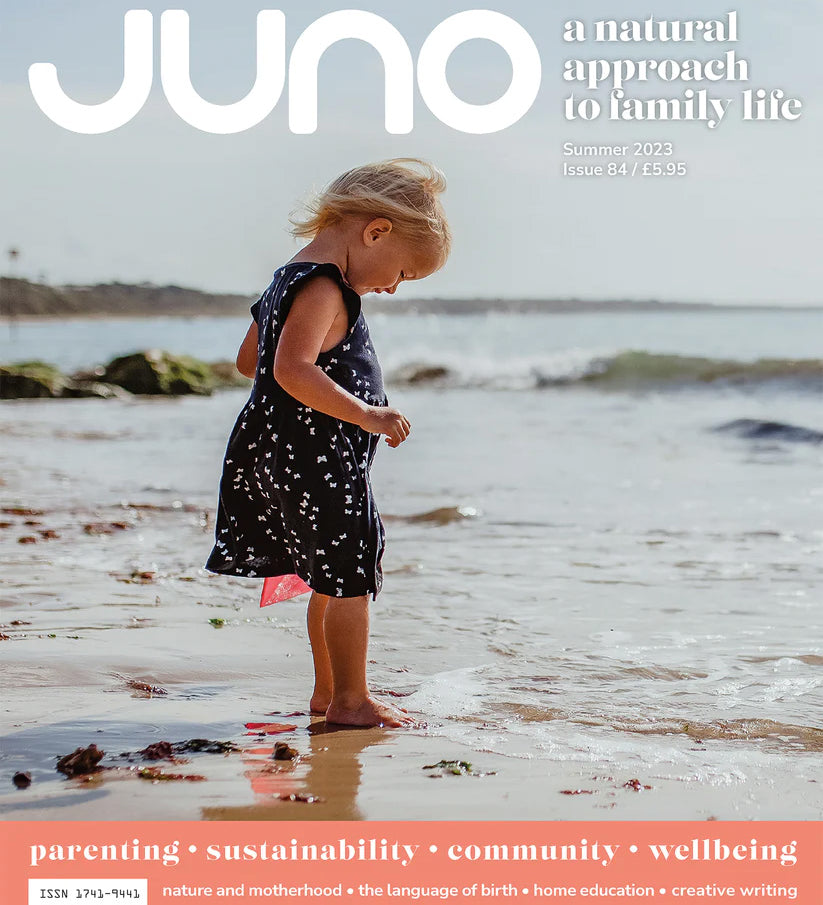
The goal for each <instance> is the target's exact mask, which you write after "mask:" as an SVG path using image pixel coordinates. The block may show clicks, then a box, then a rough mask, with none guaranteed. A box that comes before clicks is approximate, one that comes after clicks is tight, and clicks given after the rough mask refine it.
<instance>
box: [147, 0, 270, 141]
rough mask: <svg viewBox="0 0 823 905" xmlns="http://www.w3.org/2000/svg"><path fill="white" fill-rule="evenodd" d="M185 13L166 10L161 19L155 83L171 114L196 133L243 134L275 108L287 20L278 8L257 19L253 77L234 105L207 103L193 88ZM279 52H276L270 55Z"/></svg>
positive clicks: (265, 12)
mask: <svg viewBox="0 0 823 905" xmlns="http://www.w3.org/2000/svg"><path fill="white" fill-rule="evenodd" d="M189 37H190V35H189V14H188V13H187V12H185V11H184V10H181V9H169V10H166V12H164V13H163V14H162V15H161V17H160V80H161V82H162V84H163V92H164V94H165V95H166V100H167V101H168V102H169V104H170V106H171V108H172V110H174V112H175V113H176V114H177V115H178V116H179V117H180V119H182V120H184V121H185V122H187V123H188V124H189V125H190V126H194V128H195V129H200V130H201V131H202V132H211V133H213V134H215V135H229V134H232V133H234V132H245V131H246V129H251V128H252V127H253V126H256V125H257V124H258V123H260V122H262V121H263V120H264V119H265V118H266V117H267V116H268V115H269V114H270V113H271V112H272V110H274V108H275V106H277V102H278V101H279V100H280V95H281V94H282V93H283V86H284V84H285V81H286V63H285V55H286V54H285V47H286V17H285V16H284V15H283V13H282V12H280V10H279V9H264V10H261V12H260V13H258V15H257V79H256V81H255V83H254V87H253V88H252V89H251V91H250V92H249V93H248V94H247V95H246V96H245V97H244V98H243V100H241V101H237V103H235V104H210V103H209V102H208V101H205V100H203V98H202V97H200V95H199V94H198V93H197V92H196V91H195V90H194V88H193V86H192V83H191V75H190V73H191V69H190V60H189ZM275 48H279V50H278V52H276V53H275V52H273V51H274V49H275Z"/></svg>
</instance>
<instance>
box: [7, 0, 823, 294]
mask: <svg viewBox="0 0 823 905" xmlns="http://www.w3.org/2000/svg"><path fill="white" fill-rule="evenodd" d="M741 6H742V5H741ZM747 7H748V8H745V7H744V8H741V9H740V10H739V16H740V23H741V30H740V41H739V42H738V43H737V45H734V49H735V50H736V52H737V54H738V56H739V57H742V58H744V59H746V60H747V61H748V62H749V65H750V67H751V80H750V85H748V86H746V85H739V84H726V83H723V82H720V83H715V84H713V85H708V86H706V85H697V86H694V87H697V88H700V87H708V88H710V90H711V92H712V95H713V96H716V97H734V98H738V97H739V95H740V93H741V91H742V90H743V89H744V88H746V87H752V88H759V87H763V88H769V89H771V88H781V89H783V90H784V91H786V93H787V94H788V95H790V96H793V97H798V98H800V99H802V100H803V102H804V113H803V117H802V118H801V119H800V120H799V121H797V122H781V123H744V122H741V121H740V118H739V113H737V112H736V108H734V109H735V112H734V113H730V114H729V115H728V118H727V119H726V120H725V121H724V122H722V123H721V124H720V126H719V127H718V128H717V129H715V130H713V131H712V130H709V129H708V128H707V127H706V126H705V125H704V124H702V123H697V122H694V123H686V122H681V123H661V122H657V123H646V124H643V125H637V124H630V123H615V122H609V121H607V120H605V119H600V120H598V121H596V122H591V123H580V122H574V123H572V122H567V121H566V119H565V118H564V115H563V99H564V98H565V97H566V96H567V95H568V94H569V93H570V90H571V89H570V87H569V85H568V84H566V83H565V82H564V81H563V77H562V72H563V64H564V60H566V59H568V58H570V57H580V58H582V59H594V58H598V57H603V58H605V57H614V56H620V57H625V58H630V59H640V58H644V57H648V58H666V57H673V58H677V59H687V58H690V57H706V56H707V52H708V56H716V55H720V54H722V53H725V51H726V50H727V49H729V46H728V45H716V46H715V48H714V49H712V48H711V47H708V46H707V45H705V44H702V43H701V44H699V45H684V44H681V45H672V44H668V45H661V44H654V45H625V46H620V47H618V48H615V47H614V46H609V47H604V46H603V45H598V44H595V43H594V42H593V41H590V42H588V43H586V44H579V45H577V44H568V43H564V42H563V41H562V39H561V35H562V30H563V23H564V22H565V21H566V20H567V19H580V20H582V21H584V22H586V23H590V22H592V21H594V20H597V19H602V18H615V19H627V18H639V19H645V18H646V17H647V16H648V15H649V14H654V15H657V16H659V17H661V18H667V19H674V18H677V17H678V16H679V17H680V18H683V19H685V18H689V19H694V18H704V19H708V18H716V17H720V16H724V15H725V14H726V13H727V12H728V11H729V10H730V9H732V8H733V7H732V6H731V5H729V4H721V3H719V2H701V3H700V4H695V3H686V2H684V0H677V2H675V0H665V2H663V0H647V2H646V3H644V4H640V3H636V2H601V0H578V2H571V0H557V2H552V3H534V2H533V0H530V2H496V0H490V2H489V3H488V4H486V5H485V8H487V9H493V10H496V11H498V12H500V13H503V14H505V15H507V16H509V17H511V18H513V19H515V20H516V21H517V22H519V23H520V24H521V25H522V26H523V27H524V28H525V29H526V30H527V31H528V32H529V34H530V35H531V36H532V38H533V40H534V42H535V43H536V45H537V48H538V50H539V52H540V57H541V61H542V83H541V89H540V93H539V95H538V97H537V99H536V101H535V103H534V105H533V106H532V108H531V109H530V110H529V112H528V113H527V114H526V115H525V116H524V117H523V118H522V119H521V120H520V121H519V122H517V123H516V124H515V125H513V126H511V127H509V128H508V129H506V130H504V131H501V132H498V133H495V134H490V135H468V134H463V133H460V132H457V131H455V130H454V129H452V128H450V127H449V126H447V125H445V124H443V123H441V122H440V121H439V120H438V119H437V118H436V117H435V116H434V115H432V113H431V112H430V111H429V110H428V108H427V107H426V105H425V104H424V103H423V101H422V99H421V98H420V96H419V93H418V92H416V105H415V125H414V130H413V131H412V133H411V134H408V135H389V134H387V133H386V131H385V129H384V126H383V104H384V95H383V81H384V74H383V65H382V62H381V61H380V58H379V56H378V54H377V52H376V51H375V50H374V49H373V48H370V47H368V46H367V45H366V44H364V43H363V42H359V41H345V42H340V43H339V44H336V45H334V46H333V47H331V48H330V49H329V50H328V51H327V53H326V54H325V55H324V57H323V59H322V61H321V64H320V69H319V85H320V90H319V93H320V101H319V116H318V120H319V126H318V130H317V132H316V133H314V134H312V135H294V134H292V133H291V132H290V131H289V128H288V103H287V93H286V92H284V95H283V97H281V100H280V102H279V103H278V105H277V107H276V108H275V110H274V111H273V112H272V114H271V115H270V116H269V117H268V118H267V119H265V120H264V121H263V122H261V123H260V124H259V125H258V126H256V127H254V128H253V129H250V130H248V131H246V132H243V133H240V134H235V135H211V134H206V133H203V132H200V131H198V130H196V129H195V128H193V127H191V126H189V125H188V124H186V123H184V122H183V121H182V120H181V119H180V118H179V117H178V116H177V114H175V113H174V111H173V110H171V108H170V107H169V104H168V102H167V101H166V99H165V97H164V95H163V92H162V88H161V85H160V78H159V63H158V58H159V52H158V47H157V44H158V42H159V18H160V13H161V12H162V11H163V10H164V9H166V8H167V7H166V5H164V4H158V3H148V4H145V5H144V6H142V7H140V8H145V9H148V10H150V11H151V12H152V13H153V14H154V18H155V39H154V40H155V70H156V71H155V79H154V85H153V88H152V93H151V95H150V97H149V100H148V102H147V103H146V105H145V107H144V108H143V109H142V111H141V112H140V113H139V114H138V115H137V116H136V117H135V118H134V119H133V120H132V121H131V122H130V123H128V124H126V125H125V126H123V127H122V128H120V129H118V130H116V131H114V132H111V133H108V134H104V135H79V134H75V133H71V132H68V131H66V130H64V129H62V128H61V127H59V126H57V125H55V124H54V123H52V122H51V121H50V120H49V119H48V118H47V117H46V116H45V115H44V114H43V112H42V111H41V110H40V109H39V108H38V106H37V104H36V103H35V101H34V99H33V97H32V93H31V90H30V88H29V85H28V74H27V73H28V67H29V66H30V65H31V64H32V63H35V62H51V63H54V64H55V66H56V67H57V71H58V74H59V78H60V81H61V84H62V86H63V88H64V90H65V91H66V93H67V94H68V95H69V96H71V97H72V98H74V99H75V100H77V101H80V102H83V103H100V102H102V101H104V100H107V99H108V98H109V97H110V96H111V95H112V94H114V93H115V92H116V91H117V89H118V88H119V86H120V83H121V81H122V78H123V15H124V13H125V12H126V10H128V9H131V8H133V5H132V4H130V3H122V2H120V0H96V2H91V0H77V2H74V3H71V4H66V3H64V2H59V3H58V2H54V0H38V2H32V0H3V4H2V7H0V254H2V257H1V258H0V272H4V273H13V274H14V275H20V276H25V277H27V278H30V279H40V280H43V281H47V282H50V283H52V284H64V283H79V284H90V283H96V282H109V281H121V282H128V283H140V282H152V283H157V284H177V285H184V286H191V287H194V288H199V289H203V290H207V291H215V292H238V293H243V294H247V295H253V294H255V293H258V292H259V291H260V290H261V289H262V288H264V287H265V285H266V284H267V283H268V281H269V279H270V275H271V272H272V271H273V270H274V269H275V268H276V267H278V266H279V265H280V264H281V263H283V262H284V261H286V260H288V259H289V258H290V257H291V256H292V255H293V254H294V253H295V252H296V251H297V249H298V247H299V245H298V244H297V242H296V240H294V239H292V238H291V236H290V235H289V234H288V217H289V214H290V213H291V212H292V211H293V210H295V209H296V208H297V207H298V205H299V204H300V201H301V199H303V198H305V197H306V196H307V195H308V194H309V193H310V191H312V190H313V189H320V188H322V187H323V185H325V184H326V183H327V182H329V181H330V180H331V179H332V178H334V177H335V176H336V175H337V174H338V173H340V172H342V171H343V170H346V169H349V168H350V167H352V166H356V165H358V164H360V163H365V162H367V161H370V160H378V159H382V158H386V157H394V156H417V157H424V158H427V159H430V160H432V161H433V162H435V163H436V164H438V165H439V166H440V167H441V168H442V169H443V170H444V172H445V173H446V176H447V178H448V182H449V188H448V191H447V193H446V195H445V196H444V198H443V201H444V205H445V207H446V210H447V213H448V216H449V219H450V222H451V225H452V229H453V233H454V250H453V253H452V257H451V259H450V261H449V263H448V264H447V266H446V267H445V268H444V269H443V270H442V271H441V272H440V273H438V274H436V275H434V276H432V277H430V278H429V279H427V280H426V281H425V282H421V283H417V284H409V285H407V286H404V287H402V289H401V291H400V292H399V293H398V295H397V297H396V298H397V299H398V300H402V298H403V297H404V296H405V297H406V298H411V297H434V296H437V297H444V298H458V297H483V298H579V299H614V300H617V299H627V298H642V299H659V300H661V301H714V302H740V303H742V302H748V303H752V302H754V303H785V304H820V303H823V299H821V293H820V287H821V285H823V279H822V278H823V255H821V251H820V249H821V247H823V175H821V170H820V152H819V149H820V148H821V147H823V112H821V110H823V107H822V106H821V99H822V98H821V94H823V55H821V54H820V53H819V50H818V44H819V41H820V38H821V37H823V5H821V4H820V3H819V0H785V2H782V3H780V4H765V3H757V4H754V3H749V4H747ZM169 8H176V9H185V10H187V12H188V13H189V14H190V17H191V29H192V50H191V77H192V82H193V84H194V85H195V87H196V88H197V89H198V91H199V92H200V94H201V95H202V96H203V97H204V98H206V99H208V100H210V101H212V102H213V103H231V102H234V101H236V100H239V99H240V98H241V97H243V96H244V95H245V94H246V93H247V92H248V90H249V89H250V87H251V85H252V84H253V82H254V78H255V73H256V65H257V61H256V37H255V20H256V15H257V12H258V11H259V10H260V9H264V8H277V9H281V10H282V11H283V12H284V13H285V15H286V36H287V37H286V40H287V48H288V50H289V51H290V49H291V47H292V45H293V44H294V42H295V40H296V39H297V37H298V36H299V35H300V34H301V33H302V32H303V30H304V29H305V28H306V27H307V26H309V25H310V24H311V23H312V22H313V21H314V20H316V19H317V18H319V17H320V16H322V15H324V14H326V13H329V12H333V11H335V10H338V9H343V8H357V9H363V10H368V11H371V12H374V13H377V14H378V15H380V16H383V17H384V18H385V19H387V20H388V21H389V22H391V23H392V24H393V25H394V26H395V27H396V28H397V29H399V31H400V32H401V33H402V35H403V37H404V38H405V40H406V42H407V44H408V45H409V47H410V50H411V52H412V56H413V57H414V59H415V60H416V58H417V54H418V52H419V50H420V47H421V45H422V44H423V42H424V40H425V38H426V37H427V35H428V34H429V33H430V32H431V31H432V29H434V28H435V26H437V25H439V23H440V22H442V21H443V20H444V19H445V18H446V17H447V16H449V15H451V14H453V13H456V12H460V11H463V10H466V9H472V8H474V7H472V6H471V5H461V4H458V3H453V2H434V0H416V2H415V3H413V4H409V3H406V4H399V3H396V2H393V3H389V2H371V3H367V2H363V3H358V4H356V5H355V4H345V5H340V4H334V3H316V2H301V3H297V2H281V3H279V4H277V5H276V6H275V5H274V4H272V5H270V7H266V6H263V5H261V4H256V3H251V2H248V0H233V2H231V3H227V2H224V3H220V2H214V0H198V2H194V3H188V4H178V5H176V6H173V7H169ZM511 73H512V64H511V62H510V61H509V59H508V56H507V55H506V53H505V52H504V51H503V50H502V48H500V47H499V46H497V45H495V44H494V43H492V42H490V41H483V40H474V41H470V42H467V43H465V44H463V45H461V46H460V47H458V48H457V49H456V50H455V52H454V54H453V55H452V57H451V60H450V63H449V67H448V70H447V74H448V78H449V84H450V86H451V89H452V91H453V92H454V93H455V94H456V95H457V96H458V97H460V98H462V99H463V100H465V101H467V102H469V103H473V104H483V103H490V102H491V101H493V100H495V99H496V98H497V97H499V96H500V95H501V94H502V93H503V92H504V91H505V90H506V88H507V87H508V84H509V80H510V78H511ZM685 87H689V86H684V85H675V86H674V87H672V88H665V87H663V88H657V89H655V93H656V95H657V96H661V97H662V96H667V95H668V96H678V95H679V94H680V93H682V91H683V89H684V88H685ZM574 90H575V91H576V92H577V93H581V89H579V88H577V87H576V88H574ZM632 90H633V91H634V92H635V93H636V94H637V96H641V95H642V92H641V91H640V90H637V89H632ZM593 96H598V97H602V94H601V95H593ZM736 103H739V102H738V101H736ZM635 140H650V141H667V142H672V144H673V145H674V147H675V155H674V158H673V159H674V160H677V161H683V162H684V163H685V164H686V165H687V167H688V171H689V172H688V175H686V176H684V177H680V178H668V179H666V178H660V179H654V178H646V179H643V178H640V177H635V178H613V179H607V178H599V179H579V178H577V179H576V178H572V177H569V176H564V175H563V174H562V164H563V154H562V147H563V145H564V143H565V142H572V143H574V144H603V143H609V144H627V143H628V144H631V142H633V141H635ZM576 162H577V161H576ZM10 248H17V249H19V251H20V256H19V259H17V261H16V262H14V263H12V262H10V260H9V259H8V256H7V254H6V252H7V250H8V249H10Z"/></svg>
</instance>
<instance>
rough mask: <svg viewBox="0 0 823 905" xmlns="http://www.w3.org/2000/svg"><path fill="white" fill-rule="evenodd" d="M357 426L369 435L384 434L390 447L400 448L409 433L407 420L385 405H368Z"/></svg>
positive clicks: (401, 414) (409, 426)
mask: <svg viewBox="0 0 823 905" xmlns="http://www.w3.org/2000/svg"><path fill="white" fill-rule="evenodd" d="M359 425H360V427H362V428H363V430H365V431H368V432H369V433H370V434H386V443H388V444H389V446H391V447H398V446H400V444H401V443H402V442H403V441H404V440H405V439H406V437H408V436H409V432H410V431H411V425H410V424H409V421H408V418H406V416H405V415H404V414H403V413H402V412H399V411H398V410H397V409H393V408H389V407H388V406H385V405H370V406H369V408H368V411H367V412H366V414H365V415H364V416H363V418H362V419H361V420H360V422H359Z"/></svg>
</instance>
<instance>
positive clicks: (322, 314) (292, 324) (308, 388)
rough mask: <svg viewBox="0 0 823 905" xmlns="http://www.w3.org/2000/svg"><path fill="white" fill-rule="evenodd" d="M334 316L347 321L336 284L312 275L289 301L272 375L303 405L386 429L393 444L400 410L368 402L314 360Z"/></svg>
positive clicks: (403, 427)
mask: <svg viewBox="0 0 823 905" xmlns="http://www.w3.org/2000/svg"><path fill="white" fill-rule="evenodd" d="M338 318H342V319H343V320H344V321H345V322H346V323H348V314H347V312H346V308H345V304H344V302H343V297H342V294H341V292H340V287H339V286H338V285H337V284H336V283H335V282H334V280H332V279H331V278H329V277H324V276H318V277H316V278H315V279H313V280H312V281H311V282H310V283H309V284H308V285H306V286H305V287H304V288H303V289H301V290H300V291H299V292H298V293H297V295H296V296H295V298H294V301H293V302H292V305H291V309H290V310H289V314H288V317H287V318H286V322H285V323H284V324H283V328H282V330H281V333H280V339H279V341H278V343H277V352H276V354H275V357H274V379H275V380H276V381H277V382H278V383H279V384H280V386H281V387H283V389H284V390H285V391H286V392H287V393H289V395H291V396H293V397H294V398H295V399H297V400H298V401H300V402H302V403H303V404H304V405H307V406H308V407H309V408H313V409H316V410H317V411H318V412H324V413H325V414H327V415H331V417H332V418H339V419H340V420H341V421H350V422H351V423H353V424H357V425H359V426H360V427H362V428H363V429H364V430H367V431H369V432H370V433H373V434H386V435H387V437H388V440H387V442H388V444H389V445H390V446H398V445H399V444H400V443H402V442H403V441H404V440H405V439H406V437H407V436H408V435H409V430H410V425H409V422H408V421H407V419H406V418H405V417H404V416H403V415H402V414H401V413H400V412H398V411H397V410H396V409H392V408H389V407H388V406H373V405H368V404H367V403H366V402H364V401H363V400H362V399H358V398H357V397H356V396H353V395H352V394H351V393H349V392H347V391H346V390H344V389H343V387H341V386H340V385H339V384H337V383H335V382H334V381H333V380H332V379H331V378H330V377H329V376H328V375H327V374H325V373H324V371H323V370H322V369H321V368H319V367H318V366H317V365H316V364H315V361H316V360H317V356H318V355H319V354H320V349H321V347H322V345H323V340H324V339H325V338H326V335H327V334H328V332H329V330H330V329H331V327H332V324H333V323H334V322H335V320H337V319H338Z"/></svg>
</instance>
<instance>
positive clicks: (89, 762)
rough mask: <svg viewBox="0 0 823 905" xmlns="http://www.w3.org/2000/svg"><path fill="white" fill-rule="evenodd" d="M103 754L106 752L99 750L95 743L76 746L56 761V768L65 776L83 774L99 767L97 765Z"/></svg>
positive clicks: (92, 771)
mask: <svg viewBox="0 0 823 905" xmlns="http://www.w3.org/2000/svg"><path fill="white" fill-rule="evenodd" d="M105 754H106V752H105V751H101V750H100V749H99V748H98V747H97V745H89V746H88V748H77V749H75V750H74V751H73V752H72V753H71V754H66V755H65V757H61V758H60V760H59V761H57V769H58V770H59V771H60V772H61V773H65V774H66V776H83V775H84V774H86V773H94V772H96V771H97V770H99V769H101V768H100V767H98V766H97V765H98V763H99V762H100V761H101V760H102V759H103V757H104V756H105Z"/></svg>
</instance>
